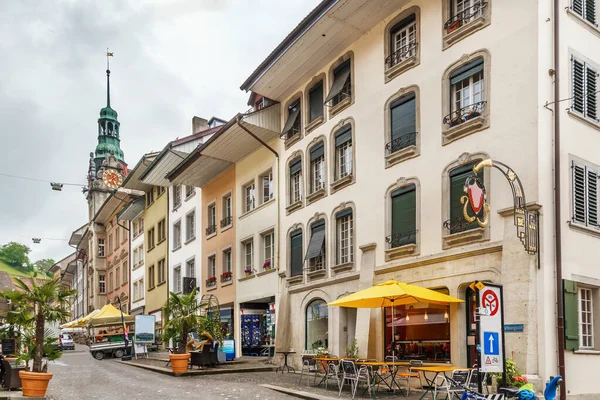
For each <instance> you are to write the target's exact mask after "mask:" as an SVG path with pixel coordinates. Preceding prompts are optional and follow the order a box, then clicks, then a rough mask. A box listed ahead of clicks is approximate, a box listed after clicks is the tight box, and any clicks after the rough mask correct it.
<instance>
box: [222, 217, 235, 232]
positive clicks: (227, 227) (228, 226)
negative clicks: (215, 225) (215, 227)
mask: <svg viewBox="0 0 600 400" xmlns="http://www.w3.org/2000/svg"><path fill="white" fill-rule="evenodd" d="M231 219H232V220H233V218H231ZM232 226H233V224H229V225H227V226H224V227H222V228H221V233H223V232H225V231H226V230H228V229H231V227H232Z"/></svg>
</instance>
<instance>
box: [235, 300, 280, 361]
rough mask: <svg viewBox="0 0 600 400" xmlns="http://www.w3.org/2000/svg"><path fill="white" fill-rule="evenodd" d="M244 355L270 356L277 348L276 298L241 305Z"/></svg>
mask: <svg viewBox="0 0 600 400" xmlns="http://www.w3.org/2000/svg"><path fill="white" fill-rule="evenodd" d="M240 312H241V337H242V355H245V356H269V350H270V348H271V347H273V346H275V297H269V298H266V299H258V300H254V301H253V302H251V303H241V304H240Z"/></svg>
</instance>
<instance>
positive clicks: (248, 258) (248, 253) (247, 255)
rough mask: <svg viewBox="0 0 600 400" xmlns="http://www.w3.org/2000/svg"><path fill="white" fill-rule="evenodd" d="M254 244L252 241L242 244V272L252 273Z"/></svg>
mask: <svg viewBox="0 0 600 400" xmlns="http://www.w3.org/2000/svg"><path fill="white" fill-rule="evenodd" d="M253 261H254V242H253V241H252V240H250V241H248V242H246V243H244V272H246V274H248V273H251V274H252V273H253V265H252V264H253Z"/></svg>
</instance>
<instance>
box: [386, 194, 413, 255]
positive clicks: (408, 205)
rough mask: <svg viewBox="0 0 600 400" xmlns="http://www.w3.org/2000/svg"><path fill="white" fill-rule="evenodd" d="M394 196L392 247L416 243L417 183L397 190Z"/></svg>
mask: <svg viewBox="0 0 600 400" xmlns="http://www.w3.org/2000/svg"><path fill="white" fill-rule="evenodd" d="M391 196H392V241H391V247H392V248H394V247H400V246H404V245H407V244H411V243H416V235H415V233H414V232H415V231H416V229H417V191H416V188H415V185H410V186H406V187H403V188H400V189H398V190H395V191H394V192H392V194H391Z"/></svg>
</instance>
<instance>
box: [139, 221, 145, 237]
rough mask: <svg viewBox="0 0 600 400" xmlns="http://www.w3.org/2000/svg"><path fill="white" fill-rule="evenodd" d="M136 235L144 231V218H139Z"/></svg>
mask: <svg viewBox="0 0 600 400" xmlns="http://www.w3.org/2000/svg"><path fill="white" fill-rule="evenodd" d="M138 227H139V231H138V235H141V234H142V233H143V232H144V218H140V221H139V224H138Z"/></svg>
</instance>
